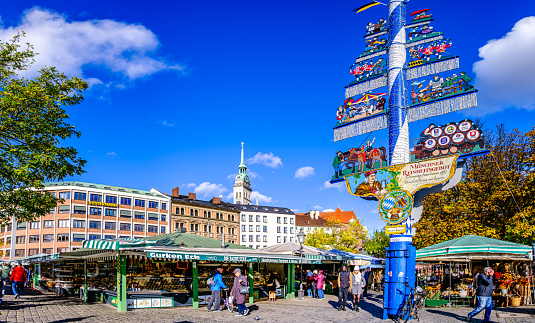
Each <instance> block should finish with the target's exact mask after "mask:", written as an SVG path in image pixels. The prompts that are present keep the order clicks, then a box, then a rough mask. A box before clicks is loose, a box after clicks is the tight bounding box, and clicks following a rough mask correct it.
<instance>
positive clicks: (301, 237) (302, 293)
mask: <svg viewBox="0 0 535 323" xmlns="http://www.w3.org/2000/svg"><path fill="white" fill-rule="evenodd" d="M306 237H307V235H306V234H305V233H304V232H303V228H301V231H299V233H298V234H297V241H299V245H300V248H299V252H300V254H301V257H303V243H305V239H306ZM299 285H300V286H299V291H298V293H297V299H300V300H304V299H305V291H304V290H303V264H302V263H301V283H300V284H299Z"/></svg>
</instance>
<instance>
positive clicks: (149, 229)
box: [147, 225, 158, 233]
mask: <svg viewBox="0 0 535 323" xmlns="http://www.w3.org/2000/svg"><path fill="white" fill-rule="evenodd" d="M147 232H154V233H158V226H157V225H147Z"/></svg>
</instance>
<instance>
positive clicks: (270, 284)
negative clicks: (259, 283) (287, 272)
mask: <svg viewBox="0 0 535 323" xmlns="http://www.w3.org/2000/svg"><path fill="white" fill-rule="evenodd" d="M275 281H278V280H277V276H276V275H275V274H274V273H273V272H272V271H270V272H269V278H268V281H267V290H268V292H269V301H270V302H274V301H275V300H276V299H277V286H276V285H277V284H276V283H275Z"/></svg>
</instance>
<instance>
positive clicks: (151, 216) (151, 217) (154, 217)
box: [148, 213, 158, 221]
mask: <svg viewBox="0 0 535 323" xmlns="http://www.w3.org/2000/svg"><path fill="white" fill-rule="evenodd" d="M148 218H149V220H151V221H158V214H156V213H149V214H148Z"/></svg>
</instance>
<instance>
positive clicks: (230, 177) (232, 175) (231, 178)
mask: <svg viewBox="0 0 535 323" xmlns="http://www.w3.org/2000/svg"><path fill="white" fill-rule="evenodd" d="M236 175H238V174H229V175H228V176H227V179H228V180H233V181H234V178H236Z"/></svg>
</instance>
